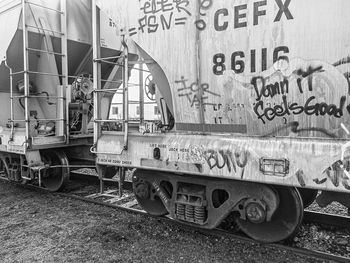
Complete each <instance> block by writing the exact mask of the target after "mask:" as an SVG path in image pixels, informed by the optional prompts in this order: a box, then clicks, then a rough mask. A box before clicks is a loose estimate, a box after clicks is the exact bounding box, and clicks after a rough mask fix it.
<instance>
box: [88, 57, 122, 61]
mask: <svg viewBox="0 0 350 263" xmlns="http://www.w3.org/2000/svg"><path fill="white" fill-rule="evenodd" d="M121 57H123V56H113V57H105V58H95V59H94V61H95V62H98V61H102V60H109V59H116V58H121Z"/></svg>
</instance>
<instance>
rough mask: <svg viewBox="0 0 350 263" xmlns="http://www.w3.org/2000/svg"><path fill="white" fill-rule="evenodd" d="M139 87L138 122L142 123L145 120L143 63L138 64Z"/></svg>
mask: <svg viewBox="0 0 350 263" xmlns="http://www.w3.org/2000/svg"><path fill="white" fill-rule="evenodd" d="M139 69H140V70H139V87H140V90H139V92H140V94H139V95H140V124H141V125H142V124H143V123H144V121H145V95H144V91H143V89H144V86H143V85H144V83H143V70H144V67H143V64H142V63H140V64H139Z"/></svg>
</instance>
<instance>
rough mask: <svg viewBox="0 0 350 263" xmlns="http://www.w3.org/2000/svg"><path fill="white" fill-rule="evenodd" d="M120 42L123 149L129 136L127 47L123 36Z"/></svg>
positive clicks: (126, 146) (125, 147) (126, 147)
mask: <svg viewBox="0 0 350 263" xmlns="http://www.w3.org/2000/svg"><path fill="white" fill-rule="evenodd" d="M122 44H123V47H124V51H123V53H124V55H123V56H124V70H123V74H122V75H123V106H124V108H123V120H124V125H123V130H124V150H128V136H129V87H128V80H129V48H128V45H127V44H126V42H125V36H123V40H122Z"/></svg>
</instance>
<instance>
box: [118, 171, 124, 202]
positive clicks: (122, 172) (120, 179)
mask: <svg viewBox="0 0 350 263" xmlns="http://www.w3.org/2000/svg"><path fill="white" fill-rule="evenodd" d="M125 170H126V169H125V167H119V184H118V186H119V197H120V198H122V197H123V188H124V180H125Z"/></svg>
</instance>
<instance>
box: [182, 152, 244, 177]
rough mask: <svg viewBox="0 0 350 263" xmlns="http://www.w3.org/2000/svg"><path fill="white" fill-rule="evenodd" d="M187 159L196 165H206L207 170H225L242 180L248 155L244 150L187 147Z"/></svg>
mask: <svg viewBox="0 0 350 263" xmlns="http://www.w3.org/2000/svg"><path fill="white" fill-rule="evenodd" d="M188 154H189V159H190V160H191V161H193V162H196V163H201V164H203V165H204V164H206V165H207V166H208V168H209V170H211V171H212V170H215V169H218V170H222V169H225V170H227V171H228V173H229V174H234V175H236V176H240V177H241V178H243V176H244V171H245V167H246V166H247V163H248V160H249V157H250V153H249V151H248V150H246V149H241V150H239V149H236V150H231V149H222V150H217V149H215V150H214V149H205V148H204V147H198V146H191V147H189V151H188Z"/></svg>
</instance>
